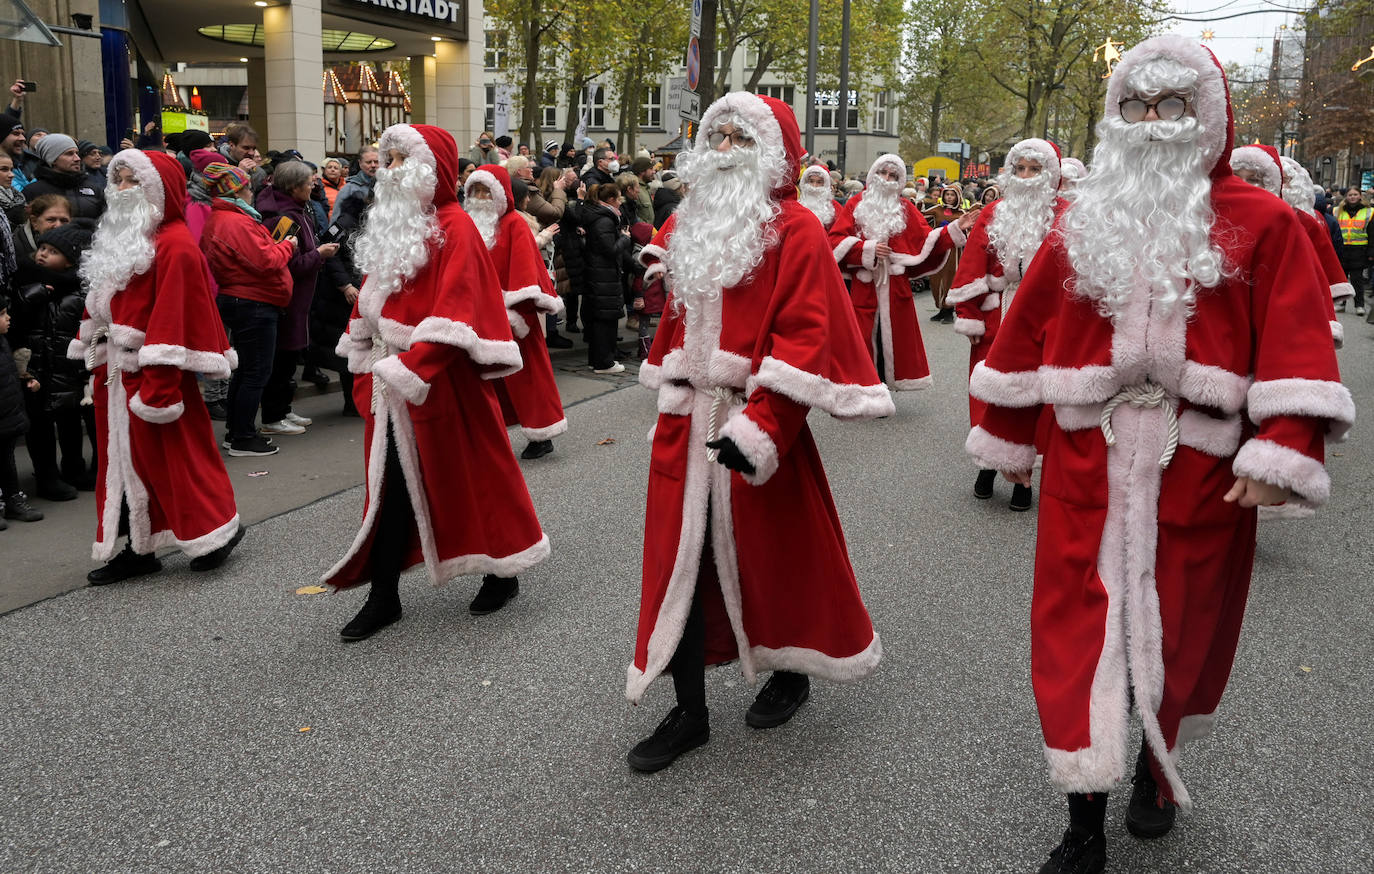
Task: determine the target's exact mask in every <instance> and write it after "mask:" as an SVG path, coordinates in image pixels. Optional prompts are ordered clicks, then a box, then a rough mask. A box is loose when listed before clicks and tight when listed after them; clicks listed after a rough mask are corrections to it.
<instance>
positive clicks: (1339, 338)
mask: <svg viewBox="0 0 1374 874" xmlns="http://www.w3.org/2000/svg"><path fill="white" fill-rule="evenodd" d="M1331 345H1333V346H1335V347H1336V348H1337V349H1340V348H1341V347H1342V346H1344V345H1345V325H1342V324H1341V323H1340V322H1336V321H1333V322H1332V323H1331ZM67 354H68V355H70V354H71V353H67Z"/></svg>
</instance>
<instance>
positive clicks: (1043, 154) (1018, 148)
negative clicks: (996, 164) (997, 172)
mask: <svg viewBox="0 0 1374 874" xmlns="http://www.w3.org/2000/svg"><path fill="white" fill-rule="evenodd" d="M1020 158H1032V159H1034V160H1036V161H1038V162H1040V167H1041V169H1042V171H1043V172H1045V173H1049V174H1051V175H1052V176H1053V177H1054V187H1055V188H1058V187H1059V179H1060V177H1061V176H1062V175H1063V169H1062V167H1061V166H1060V158H1059V153H1058V152H1056V151H1055V149H1054V146H1052V145H1050V143H1049V141H1048V140H1042V139H1040V138H1039V137H1030V138H1029V139H1024V140H1022V141H1021V142H1019V143H1017V144H1016V145H1014V146H1012V147H1011V150H1010V151H1008V152H1007V160H1006V161H1005V162H1004V163H1003V164H1002V166H1003V168H1004V169H1011V168H1012V167H1013V166H1015V164H1016V162H1017V160H1018V159H1020Z"/></svg>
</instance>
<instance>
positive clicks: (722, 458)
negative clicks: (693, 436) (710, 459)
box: [706, 437, 755, 476]
mask: <svg viewBox="0 0 1374 874" xmlns="http://www.w3.org/2000/svg"><path fill="white" fill-rule="evenodd" d="M706 445H707V447H709V448H711V449H714V450H716V453H717V454H716V461H717V462H718V463H720V464H723V465H725V466H726V467H728V468H730V469H731V470H733V471H735V472H737V473H742V474H745V475H747V476H752V475H753V474H754V473H755V470H754V465H752V464H750V463H749V459H747V458H745V457H744V453H743V452H740V451H739V447H738V446H736V445H735V441H733V440H731V439H730V438H729V437H722V438H720V439H719V440H712V441H710V442H709V443H707V444H706Z"/></svg>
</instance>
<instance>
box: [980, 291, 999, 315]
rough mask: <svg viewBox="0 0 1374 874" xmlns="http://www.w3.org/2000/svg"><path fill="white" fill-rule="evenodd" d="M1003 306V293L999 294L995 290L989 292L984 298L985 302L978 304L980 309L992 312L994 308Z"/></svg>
mask: <svg viewBox="0 0 1374 874" xmlns="http://www.w3.org/2000/svg"><path fill="white" fill-rule="evenodd" d="M1001 308H1002V295H1000V294H998V293H997V292H995V291H993V292H989V294H988V296H987V297H985V298H983V302H982V303H980V304H978V309H980V310H982V311H983V312H985V313H990V312H992V311H993V310H998V309H1001Z"/></svg>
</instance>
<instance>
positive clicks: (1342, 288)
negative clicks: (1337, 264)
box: [1331, 282, 1355, 300]
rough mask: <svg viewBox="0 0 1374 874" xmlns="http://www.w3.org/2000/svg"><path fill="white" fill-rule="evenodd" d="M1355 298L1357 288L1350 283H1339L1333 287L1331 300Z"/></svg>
mask: <svg viewBox="0 0 1374 874" xmlns="http://www.w3.org/2000/svg"><path fill="white" fill-rule="evenodd" d="M1354 296H1355V286H1353V285H1351V284H1350V283H1348V282H1338V283H1336V284H1335V285H1333V286H1331V299H1332V300H1340V299H1342V298H1346V297H1354Z"/></svg>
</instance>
